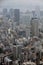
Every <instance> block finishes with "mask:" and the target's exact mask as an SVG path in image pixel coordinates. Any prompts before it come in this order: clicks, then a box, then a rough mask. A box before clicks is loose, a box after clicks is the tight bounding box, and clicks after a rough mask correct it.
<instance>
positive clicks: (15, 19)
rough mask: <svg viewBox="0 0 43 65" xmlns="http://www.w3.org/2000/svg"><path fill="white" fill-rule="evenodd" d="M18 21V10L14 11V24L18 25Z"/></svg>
mask: <svg viewBox="0 0 43 65" xmlns="http://www.w3.org/2000/svg"><path fill="white" fill-rule="evenodd" d="M19 20H20V10H19V9H14V22H17V25H19Z"/></svg>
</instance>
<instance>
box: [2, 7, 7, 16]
mask: <svg viewBox="0 0 43 65" xmlns="http://www.w3.org/2000/svg"><path fill="white" fill-rule="evenodd" d="M6 14H7V9H6V8H4V9H3V15H5V16H6Z"/></svg>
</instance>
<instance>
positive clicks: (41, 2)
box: [0, 0, 43, 9]
mask: <svg viewBox="0 0 43 65" xmlns="http://www.w3.org/2000/svg"><path fill="white" fill-rule="evenodd" d="M35 6H40V8H41V9H42V8H43V0H0V8H6V7H7V8H20V9H33V8H35Z"/></svg>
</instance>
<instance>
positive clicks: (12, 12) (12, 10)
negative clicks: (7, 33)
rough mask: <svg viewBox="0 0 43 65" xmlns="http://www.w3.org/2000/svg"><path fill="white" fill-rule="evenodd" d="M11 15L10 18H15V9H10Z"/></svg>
mask: <svg viewBox="0 0 43 65" xmlns="http://www.w3.org/2000/svg"><path fill="white" fill-rule="evenodd" d="M9 15H10V18H11V19H13V16H14V9H12V8H11V9H10V10H9Z"/></svg>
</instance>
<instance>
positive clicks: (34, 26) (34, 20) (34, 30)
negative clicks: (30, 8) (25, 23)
mask: <svg viewBox="0 0 43 65" xmlns="http://www.w3.org/2000/svg"><path fill="white" fill-rule="evenodd" d="M38 25H39V19H37V18H32V20H31V34H32V36H38V35H39V28H38Z"/></svg>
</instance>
